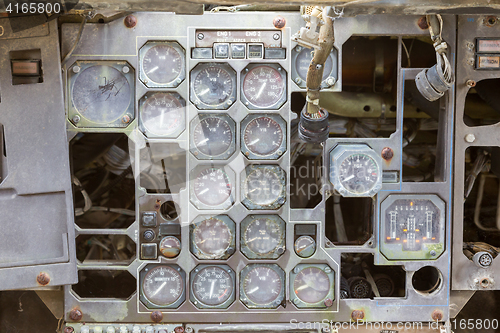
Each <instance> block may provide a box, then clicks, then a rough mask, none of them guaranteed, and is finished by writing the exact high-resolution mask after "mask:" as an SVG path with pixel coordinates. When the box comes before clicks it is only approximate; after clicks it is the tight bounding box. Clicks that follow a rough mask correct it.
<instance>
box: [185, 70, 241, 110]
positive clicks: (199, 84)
mask: <svg viewBox="0 0 500 333" xmlns="http://www.w3.org/2000/svg"><path fill="white" fill-rule="evenodd" d="M192 84H193V91H194V94H195V96H196V98H198V99H199V100H200V101H201V102H202V103H203V104H205V105H207V106H218V105H221V104H224V103H226V102H227V101H228V100H229V98H230V97H231V96H232V95H233V90H234V89H235V87H234V84H233V78H232V77H231V74H230V73H229V72H228V71H227V70H226V69H225V68H224V67H222V66H216V65H210V66H208V67H205V68H203V69H201V70H200V72H199V73H198V74H197V75H196V77H195V79H194V82H193V83H192Z"/></svg>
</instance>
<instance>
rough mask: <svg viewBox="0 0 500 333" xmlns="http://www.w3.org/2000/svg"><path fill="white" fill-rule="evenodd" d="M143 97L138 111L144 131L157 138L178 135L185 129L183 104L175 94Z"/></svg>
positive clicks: (156, 94) (157, 94)
mask: <svg viewBox="0 0 500 333" xmlns="http://www.w3.org/2000/svg"><path fill="white" fill-rule="evenodd" d="M146 97H147V96H145V97H144V98H145V99H144V103H143V104H142V106H141V110H140V117H141V118H140V119H141V124H142V126H143V127H144V129H145V130H146V131H147V132H149V133H151V134H153V135H158V136H169V135H173V134H179V132H181V131H182V130H183V129H184V127H185V111H186V108H185V106H184V102H183V101H181V100H180V98H181V97H180V96H178V95H177V94H175V93H155V94H153V95H151V96H149V97H147V98H146Z"/></svg>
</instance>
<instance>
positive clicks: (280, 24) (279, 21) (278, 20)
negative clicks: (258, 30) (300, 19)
mask: <svg viewBox="0 0 500 333" xmlns="http://www.w3.org/2000/svg"><path fill="white" fill-rule="evenodd" d="M273 25H274V27H275V28H276V29H283V28H284V27H285V25H286V20H285V18H284V17H283V16H276V17H275V18H274V20H273Z"/></svg>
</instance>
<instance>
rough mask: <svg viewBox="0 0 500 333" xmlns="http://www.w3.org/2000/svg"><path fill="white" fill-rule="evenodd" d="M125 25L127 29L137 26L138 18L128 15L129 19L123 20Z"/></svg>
mask: <svg viewBox="0 0 500 333" xmlns="http://www.w3.org/2000/svg"><path fill="white" fill-rule="evenodd" d="M123 23H124V24H125V26H126V27H127V28H133V27H135V26H136V24H137V18H136V17H135V16H134V15H128V16H127V17H125V19H124V20H123Z"/></svg>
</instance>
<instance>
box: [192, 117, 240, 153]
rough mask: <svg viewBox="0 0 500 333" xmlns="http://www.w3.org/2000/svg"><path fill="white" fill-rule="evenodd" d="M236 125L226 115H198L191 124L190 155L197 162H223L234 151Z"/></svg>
mask: <svg viewBox="0 0 500 333" xmlns="http://www.w3.org/2000/svg"><path fill="white" fill-rule="evenodd" d="M235 132H236V124H235V122H234V120H233V119H232V118H231V117H229V116H228V115H226V114H207V113H204V114H199V115H198V117H197V118H195V119H194V120H193V121H192V122H191V133H192V134H191V142H190V144H191V153H192V154H193V155H194V156H196V158H197V159H199V160H225V159H227V158H229V157H230V156H231V155H232V154H233V153H234V151H235V147H236V135H235Z"/></svg>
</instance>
